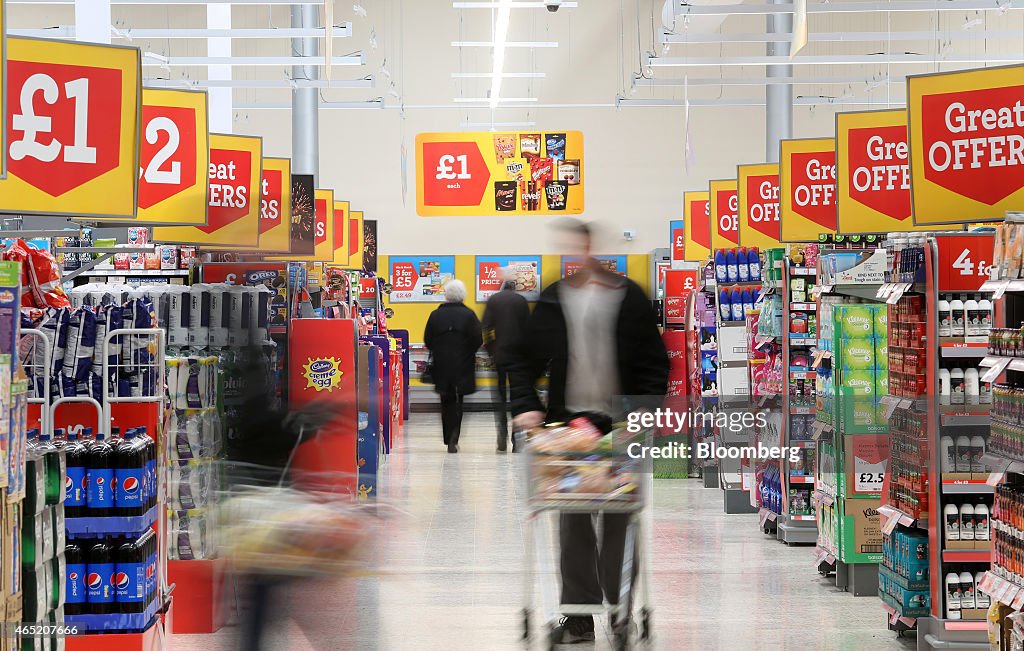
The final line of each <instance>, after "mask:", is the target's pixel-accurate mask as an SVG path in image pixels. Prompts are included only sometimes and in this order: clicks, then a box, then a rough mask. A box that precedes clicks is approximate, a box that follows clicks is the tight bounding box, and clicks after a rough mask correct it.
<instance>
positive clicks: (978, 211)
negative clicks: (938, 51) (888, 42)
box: [907, 65, 1024, 226]
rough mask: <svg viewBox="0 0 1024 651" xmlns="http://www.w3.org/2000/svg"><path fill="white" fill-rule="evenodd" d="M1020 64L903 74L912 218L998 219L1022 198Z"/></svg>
mask: <svg viewBox="0 0 1024 651" xmlns="http://www.w3.org/2000/svg"><path fill="white" fill-rule="evenodd" d="M1022 93H1024V66H1022V65H1015V66H1006V67H998V68H985V69H982V70H967V71H963V72H949V73H941V74H931V75H916V76H912V77H908V78H907V117H908V124H909V128H910V133H909V136H910V177H911V181H912V183H911V195H912V196H911V202H912V205H913V213H914V223H915V224H918V225H923V226H934V225H935V224H966V223H971V222H982V221H1002V219H1003V217H1004V216H1005V214H1006V212H1007V211H1011V210H1020V209H1021V206H1022V205H1024V108H1022V106H1021V95H1022Z"/></svg>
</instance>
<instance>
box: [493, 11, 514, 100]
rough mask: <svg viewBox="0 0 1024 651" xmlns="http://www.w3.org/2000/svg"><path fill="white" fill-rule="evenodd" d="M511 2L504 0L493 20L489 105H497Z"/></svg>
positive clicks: (503, 67)
mask: <svg viewBox="0 0 1024 651" xmlns="http://www.w3.org/2000/svg"><path fill="white" fill-rule="evenodd" d="M511 5H512V2H511V0H505V1H504V2H502V3H501V4H500V6H499V7H498V16H497V18H495V20H494V67H493V68H492V73H491V106H492V107H493V106H497V105H498V98H499V97H501V73H502V72H504V70H505V40H506V39H507V38H508V23H509V20H510V19H511V18H512V8H511Z"/></svg>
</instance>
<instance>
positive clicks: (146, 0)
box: [4, 0, 323, 7]
mask: <svg viewBox="0 0 1024 651" xmlns="http://www.w3.org/2000/svg"><path fill="white" fill-rule="evenodd" d="M4 1H5V2H6V3H7V4H9V5H73V4H75V0H4ZM110 4H112V5H167V6H168V7H174V6H176V5H203V6H205V5H220V4H228V5H252V6H266V5H278V6H280V5H317V6H320V5H322V4H323V0H110Z"/></svg>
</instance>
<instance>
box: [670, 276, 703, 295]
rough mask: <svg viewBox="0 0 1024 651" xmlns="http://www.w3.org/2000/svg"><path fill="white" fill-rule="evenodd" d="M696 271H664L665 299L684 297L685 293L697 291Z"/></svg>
mask: <svg viewBox="0 0 1024 651" xmlns="http://www.w3.org/2000/svg"><path fill="white" fill-rule="evenodd" d="M697 281H698V270H697V269H666V270H665V298H668V297H670V296H685V295H686V293H687V292H691V291H694V290H696V289H697V286H698V285H697Z"/></svg>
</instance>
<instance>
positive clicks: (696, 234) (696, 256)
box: [683, 192, 711, 262]
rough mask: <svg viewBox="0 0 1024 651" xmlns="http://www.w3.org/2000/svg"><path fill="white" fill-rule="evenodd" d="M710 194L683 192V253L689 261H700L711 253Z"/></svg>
mask: <svg viewBox="0 0 1024 651" xmlns="http://www.w3.org/2000/svg"><path fill="white" fill-rule="evenodd" d="M710 196H711V195H710V193H708V192H684V193H683V228H684V229H685V232H686V241H685V244H684V246H683V254H684V255H685V258H684V259H686V260H689V261H691V262H702V261H704V260H706V259H707V258H708V256H709V255H710V254H711V201H710Z"/></svg>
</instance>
